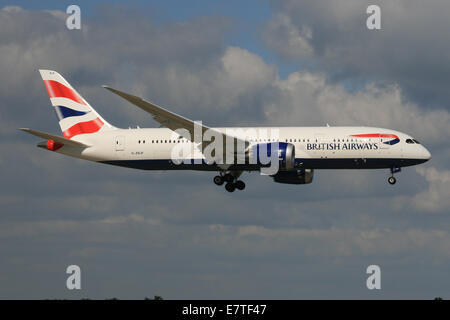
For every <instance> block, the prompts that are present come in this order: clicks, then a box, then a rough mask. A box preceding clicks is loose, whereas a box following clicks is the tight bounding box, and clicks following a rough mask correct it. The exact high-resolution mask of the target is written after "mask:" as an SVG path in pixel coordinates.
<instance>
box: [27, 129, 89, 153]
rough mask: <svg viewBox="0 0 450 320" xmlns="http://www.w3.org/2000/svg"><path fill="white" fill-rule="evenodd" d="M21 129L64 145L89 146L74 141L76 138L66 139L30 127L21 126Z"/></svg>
mask: <svg viewBox="0 0 450 320" xmlns="http://www.w3.org/2000/svg"><path fill="white" fill-rule="evenodd" d="M19 130H22V131H25V132H28V133H29V134H32V135H34V136H36V137H39V138H42V139H46V140H53V141H55V142H59V143H62V144H63V145H66V146H71V147H79V148H80V147H81V148H87V147H89V146H88V145H86V144H84V143H81V142H78V141H74V140H70V139H66V138H64V137H61V136H56V135H53V134H50V133H46V132H42V131H38V130H33V129H28V128H19Z"/></svg>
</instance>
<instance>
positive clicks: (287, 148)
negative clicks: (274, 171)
mask: <svg viewBox="0 0 450 320" xmlns="http://www.w3.org/2000/svg"><path fill="white" fill-rule="evenodd" d="M272 157H273V158H274V159H277V160H278V161H279V163H278V165H279V167H278V168H279V170H282V171H285V170H287V171H289V170H293V169H294V167H295V146H294V145H293V144H291V143H286V142H272V143H261V144H257V145H254V146H253V147H252V148H251V150H250V154H249V158H250V163H255V164H259V165H261V166H262V167H269V166H270V164H271V162H270V161H271V160H272Z"/></svg>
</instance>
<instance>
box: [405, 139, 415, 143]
mask: <svg viewBox="0 0 450 320" xmlns="http://www.w3.org/2000/svg"><path fill="white" fill-rule="evenodd" d="M406 143H409V144H411V143H414V141H413V140H412V139H406Z"/></svg>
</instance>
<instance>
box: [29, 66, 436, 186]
mask: <svg viewBox="0 0 450 320" xmlns="http://www.w3.org/2000/svg"><path fill="white" fill-rule="evenodd" d="M39 72H40V74H41V76H42V79H43V80H44V84H45V87H46V89H47V92H48V94H49V96H50V101H51V104H52V106H53V108H54V110H55V112H56V115H57V117H58V119H59V125H60V127H61V131H62V134H63V136H59V135H53V134H50V133H45V132H42V131H38V130H33V129H29V128H20V130H23V131H25V132H27V133H30V134H32V135H35V136H37V137H40V138H42V139H44V140H45V141H42V142H40V143H38V144H37V146H38V147H40V148H44V149H46V150H50V151H53V152H57V153H61V154H64V155H67V156H71V157H75V158H80V159H85V160H90V161H95V162H99V163H104V164H110V165H116V166H121V167H128V168H135V169H143V170H200V171H213V172H217V175H215V176H214V178H213V182H214V183H215V184H216V185H219V186H220V185H223V184H225V189H226V190H227V191H228V192H233V191H235V190H236V189H237V190H244V189H245V183H244V182H243V181H242V180H240V179H239V178H240V176H241V175H242V173H243V172H244V171H247V172H252V171H260V172H263V171H264V170H265V169H267V168H268V167H269V166H271V165H272V163H270V161H269V162H267V161H266V162H264V161H262V160H263V157H262V156H261V155H265V156H270V157H271V158H270V159H271V160H273V162H274V163H275V164H276V166H275V167H276V170H275V171H272V172H270V173H269V174H268V175H269V176H270V177H272V178H273V180H274V181H275V182H278V183H285V184H309V183H311V182H312V181H313V176H314V170H317V169H389V170H390V173H391V174H390V176H389V178H388V182H389V184H391V185H393V184H395V183H396V178H395V177H394V174H395V173H397V172H400V171H401V168H402V167H407V166H413V165H417V164H421V163H424V162H426V161H428V160H430V159H431V154H430V152H429V151H428V150H427V149H426V148H425V147H424V146H423V145H421V144H420V143H419V141H418V140H416V139H414V138H413V137H411V136H409V135H407V134H405V133H402V132H399V131H395V130H390V129H383V128H375V127H365V126H359V127H338V126H336V127H334V126H332V127H330V126H329V125H327V126H324V127H254V128H253V127H252V128H233V127H231V128H210V127H207V126H205V125H203V124H202V123H199V122H196V121H192V120H190V119H188V118H185V117H182V116H180V115H178V114H175V113H173V112H171V111H169V110H166V109H164V108H162V107H159V106H157V105H155V104H153V103H151V102H149V101H146V100H144V99H142V98H140V97H137V96H134V95H131V94H129V93H125V92H122V91H119V90H116V89H113V88H111V87H108V86H104V88H106V89H107V90H109V91H111V92H113V93H115V94H116V95H118V96H120V97H121V98H123V99H125V100H127V101H128V102H130V103H132V104H134V105H136V106H137V107H139V108H141V109H142V110H144V111H146V112H148V113H150V115H151V116H152V117H153V119H154V120H156V121H157V122H158V123H159V124H160V125H161V127H160V128H145V129H144V128H142V129H141V128H134V129H131V128H129V129H120V128H116V127H114V126H113V125H111V124H109V123H108V122H107V121H106V120H105V119H103V118H102V117H101V116H100V115H99V114H98V113H97V112H96V111H95V110H94V108H92V107H91V105H90V104H89V103H88V102H87V101H86V100H85V99H84V98H83V97H82V96H81V95H80V94H79V93H78V92H77V91H76V90H75V89H74V88H73V87H72V86H71V85H70V84H69V83H68V82H67V81H66V80H65V79H64V78H63V77H62V76H61V75H60V74H59V73H58V72H56V71H52V70H39ZM180 130H184V131H182V132H181V133H180ZM261 132H263V133H261ZM273 132H275V133H276V134H273ZM208 133H209V134H210V135H212V136H214V137H215V139H211V138H210V139H209V140H208V139H204V138H205V135H206V134H208ZM271 133H272V134H271ZM215 140H217V146H218V152H217V154H216V155H217V156H216V157H215V158H213V159H212V160H211V159H210V158H208V157H206V152H205V151H206V150H207V148H208V145H211V143H212V142H213V141H215ZM238 144H239V145H240V146H242V148H237V147H236V146H237V145H238ZM219 147H220V148H219ZM221 148H222V149H221ZM238 149H239V150H238ZM174 150H177V152H180V151H181V152H182V153H181V156H180V158H179V159H177V156H175V157H174ZM261 150H262V151H261ZM175 154H176V152H175ZM178 154H179V153H178ZM211 155H213V156H215V153H214V152H212V153H211ZM266 158H267V157H266ZM225 159H226V160H227V161H225ZM230 159H231V160H230ZM181 160H182V161H181Z"/></svg>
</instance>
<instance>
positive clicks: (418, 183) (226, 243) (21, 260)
mask: <svg viewBox="0 0 450 320" xmlns="http://www.w3.org/2000/svg"><path fill="white" fill-rule="evenodd" d="M69 4H78V5H79V6H80V8H81V30H68V29H67V28H66V24H65V22H66V19H67V16H68V15H67V14H66V13H65V11H66V8H67V6H68V5H69ZM369 4H378V5H379V6H380V8H381V30H368V29H367V27H366V19H367V17H368V15H367V14H366V8H367V6H368V5H369ZM449 12H450V2H448V1H437V0H431V1H427V2H426V3H425V2H423V1H419V0H397V1H390V2H386V1H375V0H374V1H370V2H368V1H361V0H348V1H335V0H320V1H303V0H297V1H294V0H280V1H264V0H260V1H256V0H250V1H245V2H242V1H226V2H225V1H200V0H195V1H131V2H129V1H126V2H125V1H39V2H37V1H0V77H1V78H0V144H1V150H2V152H1V153H0V174H1V178H2V184H1V185H0V208H1V209H0V298H2V299H17V298H25V299H44V298H65V299H79V298H92V299H105V298H111V297H117V298H120V299H142V298H144V297H153V296H154V295H159V296H162V297H163V298H165V299H315V298H321V299H404V298H411V299H433V298H434V297H438V296H439V297H443V298H444V299H445V298H447V299H448V298H450V289H449V288H450V277H449V270H450V230H449V227H450V219H449V213H450V212H449V211H450V210H449V209H450V166H449V163H450V147H449V143H448V141H449V138H450V109H449V105H450V90H448V88H447V86H448V84H449V83H450V33H449V32H448V30H449V29H450V20H449V19H448V14H449ZM38 69H53V70H56V71H58V72H60V73H61V74H62V75H63V76H64V77H65V78H66V79H67V80H68V81H69V82H70V83H71V85H72V86H73V87H74V88H76V89H77V91H78V92H80V93H81V94H82V95H83V97H84V98H85V99H86V100H87V101H89V103H90V104H91V105H92V106H93V107H94V108H95V109H96V110H97V111H98V112H99V113H100V114H101V115H102V116H103V117H104V118H105V119H106V120H107V121H108V122H110V123H112V124H114V125H115V126H117V127H122V128H127V127H130V126H131V127H135V126H137V125H138V126H140V127H158V126H159V125H158V124H157V123H156V122H154V121H153V120H152V118H151V117H150V116H149V115H148V114H146V113H145V112H143V111H142V110H139V109H138V108H136V107H134V106H132V105H130V104H128V103H127V102H126V101H124V100H122V99H120V98H117V97H116V96H114V95H112V94H111V93H110V92H108V91H107V90H104V89H103V88H102V87H101V86H102V85H110V86H112V87H114V88H118V89H120V90H123V91H126V92H133V93H135V94H137V95H140V96H142V97H145V98H148V99H149V100H151V101H153V102H155V103H157V104H159V105H161V106H164V107H166V108H168V109H169V110H172V111H174V112H176V113H178V114H181V115H183V116H186V117H188V118H190V119H194V120H202V121H203V122H204V123H205V124H207V125H209V126H253V125H270V126H321V125H325V124H326V123H329V124H330V125H332V126H339V125H348V126H359V125H363V126H376V127H384V128H392V129H395V130H399V131H402V132H405V133H407V134H410V135H412V136H414V137H415V138H416V139H418V140H419V141H421V142H422V144H424V145H425V146H426V147H427V149H428V150H430V152H431V154H432V157H433V158H432V160H430V161H429V162H427V163H425V164H422V165H419V166H416V167H408V168H404V169H403V170H402V172H400V173H399V174H397V175H396V177H397V184H396V185H395V186H391V185H389V184H388V183H387V177H388V176H389V172H388V170H317V171H316V172H315V175H314V181H313V183H312V184H309V185H294V186H292V185H283V184H276V183H274V182H273V181H272V179H271V178H269V177H264V176H261V175H259V174H258V173H251V174H250V173H245V174H244V175H243V177H242V179H243V180H244V181H245V182H246V184H247V188H246V189H245V191H242V192H234V193H232V194H230V193H228V192H226V191H225V190H224V188H221V187H217V186H215V185H214V184H213V182H212V178H213V176H214V174H213V173H211V172H189V171H187V172H170V171H167V172H158V171H155V172H148V171H139V170H133V169H126V168H118V167H112V166H107V165H102V164H97V163H92V162H87V161H82V160H78V159H73V158H68V157H65V156H63V155H59V154H55V153H51V152H48V151H45V150H43V149H40V148H36V143H37V142H39V140H38V139H36V138H35V137H32V136H29V135H27V134H25V133H23V132H21V131H18V130H17V128H20V127H30V128H34V129H37V130H42V131H46V132H50V133H54V134H61V133H60V131H59V126H58V123H57V121H56V117H55V115H54V114H53V110H51V105H50V101H49V99H48V96H47V93H46V91H45V87H44V85H43V83H42V80H41V78H40V76H39V73H38ZM73 264H75V265H79V266H80V268H81V272H82V280H81V283H82V289H81V290H68V289H67V288H66V279H67V277H68V275H67V274H66V273H65V271H66V268H67V266H69V265H73ZM369 265H378V266H380V269H381V290H368V289H367V287H366V279H367V277H368V274H366V269H367V267H368V266H369Z"/></svg>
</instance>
